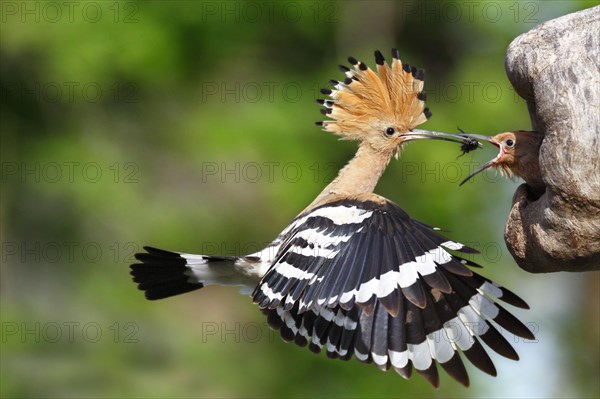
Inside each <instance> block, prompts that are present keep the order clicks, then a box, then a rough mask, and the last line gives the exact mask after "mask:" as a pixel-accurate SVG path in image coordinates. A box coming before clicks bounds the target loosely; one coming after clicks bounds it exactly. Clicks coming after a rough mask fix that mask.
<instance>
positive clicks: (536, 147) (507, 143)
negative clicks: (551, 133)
mask: <svg viewBox="0 0 600 399" xmlns="http://www.w3.org/2000/svg"><path fill="white" fill-rule="evenodd" d="M467 136H469V137H472V138H475V139H479V140H485V141H488V142H490V143H492V144H493V145H495V146H496V147H498V148H499V149H500V151H499V153H498V155H497V156H496V157H495V158H493V159H492V160H490V161H489V162H486V163H485V164H483V165H482V166H481V167H480V168H479V169H477V170H475V171H474V172H473V173H471V174H470V175H469V176H467V177H466V178H465V179H464V180H463V181H462V182H461V183H460V185H463V184H464V183H465V182H466V181H467V180H469V179H471V178H472V177H473V176H475V175H476V174H478V173H480V172H482V171H484V170H486V169H488V168H496V169H498V170H499V171H500V172H501V173H502V174H505V175H506V176H507V177H509V178H513V177H515V176H516V177H520V178H521V179H523V180H525V182H526V183H527V184H528V185H529V187H530V188H531V191H532V193H533V194H535V195H538V196H539V195H541V194H542V193H543V192H544V191H545V189H546V185H545V183H544V181H543V180H542V175H541V173H540V163H539V156H540V146H541V145H542V140H543V138H544V135H543V134H542V133H540V132H536V131H527V130H516V131H513V132H505V133H500V134H497V135H495V136H493V137H486V136H481V135H467Z"/></svg>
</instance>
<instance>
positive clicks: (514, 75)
mask: <svg viewBox="0 0 600 399" xmlns="http://www.w3.org/2000/svg"><path fill="white" fill-rule="evenodd" d="M599 32H600V6H597V7H594V8H590V9H587V10H583V11H580V12H576V13H573V14H569V15H566V16H563V17H560V18H557V19H554V20H551V21H548V22H545V23H543V24H541V25H539V26H537V27H536V28H534V29H532V30H531V31H529V32H527V33H524V34H522V35H521V36H519V37H517V38H516V39H515V40H513V42H512V43H511V44H510V46H509V47H508V50H507V56H506V72H507V74H508V78H509V79H510V81H511V83H512V85H513V86H514V87H515V90H516V91H517V93H518V94H519V95H520V96H521V97H523V98H524V99H525V100H526V101H527V106H528V109H529V113H530V117H531V123H532V125H533V129H534V130H538V131H541V132H543V133H544V141H543V143H542V146H541V148H540V170H541V173H542V178H543V180H544V182H545V183H546V192H545V193H544V194H543V195H542V196H541V197H540V198H538V199H534V198H530V197H529V196H528V192H527V189H526V187H525V185H521V186H520V187H519V188H518V189H517V191H516V192H515V195H514V197H513V206H512V209H511V211H510V214H509V216H508V221H507V224H506V228H505V232H504V238H505V241H506V245H507V246H508V248H509V250H510V252H511V254H512V255H513V257H514V258H515V260H516V262H517V263H518V264H519V266H520V267H521V268H523V269H525V270H527V271H530V272H535V273H540V272H555V271H585V270H600V131H599V128H600V123H599V122H600V121H599V119H600V109H599V107H600V50H599V49H600V34H599Z"/></svg>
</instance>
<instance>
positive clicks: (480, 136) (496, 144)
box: [458, 134, 502, 186]
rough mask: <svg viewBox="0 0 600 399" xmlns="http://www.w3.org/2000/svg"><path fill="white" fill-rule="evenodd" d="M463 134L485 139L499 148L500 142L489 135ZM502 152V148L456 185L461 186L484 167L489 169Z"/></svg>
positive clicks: (494, 164)
mask: <svg viewBox="0 0 600 399" xmlns="http://www.w3.org/2000/svg"><path fill="white" fill-rule="evenodd" d="M465 136H467V137H472V138H474V139H476V140H481V141H487V142H489V143H492V144H493V145H495V146H496V147H498V148H500V143H498V142H497V141H495V140H494V138H493V137H491V136H483V135H481V134H465ZM501 154H502V150H500V153H498V155H497V156H496V157H495V158H494V159H492V160H490V161H488V162H486V163H485V164H483V165H482V166H481V167H480V168H478V169H475V171H473V173H471V174H470V175H469V176H467V177H466V178H465V179H464V180H463V181H461V182H460V183H459V184H458V185H459V186H462V185H463V184H465V183H466V182H467V181H468V180H470V179H471V178H472V177H473V176H475V175H476V174H478V173H480V172H483V171H484V170H486V169H489V168H491V167H494V166H496V161H497V160H498V158H500V155H501Z"/></svg>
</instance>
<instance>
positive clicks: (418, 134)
mask: <svg viewBox="0 0 600 399" xmlns="http://www.w3.org/2000/svg"><path fill="white" fill-rule="evenodd" d="M402 135H403V136H404V137H406V141H410V140H418V139H434V140H445V141H452V142H454V143H464V142H465V140H467V139H468V138H469V137H470V136H477V135H468V134H450V133H442V132H435V131H433V130H421V129H413V130H411V131H410V132H406V133H402ZM480 137H485V138H486V139H488V137H487V136H480ZM473 138H474V139H477V137H473ZM478 144H479V147H482V145H481V143H479V142H478Z"/></svg>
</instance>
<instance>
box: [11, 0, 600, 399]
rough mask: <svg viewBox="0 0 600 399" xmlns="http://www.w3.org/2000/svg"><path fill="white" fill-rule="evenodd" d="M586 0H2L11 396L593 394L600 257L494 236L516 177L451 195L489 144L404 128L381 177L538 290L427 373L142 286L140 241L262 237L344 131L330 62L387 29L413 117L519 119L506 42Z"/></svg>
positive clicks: (504, 279) (343, 153)
mask: <svg viewBox="0 0 600 399" xmlns="http://www.w3.org/2000/svg"><path fill="white" fill-rule="evenodd" d="M595 4H597V2H582V1H544V2H535V1H527V2H512V1H511V2H504V1H500V2H478V1H475V2H465V3H461V2H437V1H436V2H434V1H428V2H414V1H411V2H367V1H352V2H313V1H310V2H287V3H275V2H268V3H261V2H249V3H247V2H191V1H180V2H177V1H174V2H167V1H149V2H129V1H128V2H113V1H110V2H108V1H107V2H104V1H98V2H79V1H74V2H64V3H63V2H38V1H30V2H12V1H3V2H2V3H0V5H1V7H2V9H1V11H2V14H1V18H2V25H1V36H0V56H1V84H2V107H1V121H0V127H1V134H2V136H1V137H2V141H1V156H2V191H1V194H2V196H1V208H0V212H1V225H0V228H1V233H2V266H1V299H2V302H1V312H2V313H1V317H2V342H1V344H2V347H1V349H2V350H1V368H0V373H1V381H0V383H1V388H0V393H1V396H2V397H301V396H302V397H303V396H311V397H313V396H314V397H339V398H342V397H344V398H345V397H373V398H374V397H415V396H419V397H451V396H461V397H532V396H533V397H598V395H599V393H600V392H599V391H600V389H599V382H598V375H599V372H600V367H599V359H600V354H599V343H598V342H599V334H600V333H599V319H598V303H599V300H598V299H599V298H598V288H599V278H598V277H599V276H598V274H597V273H596V274H585V275H575V274H554V275H531V274H528V273H526V272H524V271H522V270H520V269H519V268H518V267H517V266H516V264H515V263H514V261H513V260H512V258H511V257H510V255H509V253H508V252H507V250H506V247H505V245H504V242H503V239H502V233H503V228H504V227H503V226H504V220H505V218H506V215H507V214H508V211H509V209H510V202H511V201H510V200H511V195H512V192H513V191H514V189H515V187H516V186H517V184H518V183H514V182H510V181H508V180H506V179H500V178H498V177H497V176H496V175H494V174H493V173H489V174H487V175H483V176H479V177H478V178H476V179H474V180H473V181H472V182H470V183H469V184H466V185H465V187H461V188H460V189H459V188H458V186H457V183H458V182H459V181H460V179H461V178H463V177H465V176H466V173H468V171H469V170H472V167H473V165H477V164H480V163H481V162H484V161H486V160H487V159H490V158H491V157H492V156H494V150H493V149H492V148H486V149H485V150H482V151H479V152H477V153H474V154H468V155H465V156H463V157H461V158H458V159H457V158H456V157H457V155H458V154H459V149H458V146H456V145H453V144H449V143H444V142H431V141H429V142H419V143H414V144H411V145H410V146H409V147H408V149H407V150H406V151H404V153H403V155H402V159H401V160H400V161H399V162H392V164H391V165H390V167H389V169H388V171H387V172H386V174H385V175H384V177H383V179H382V181H381V183H380V184H379V186H378V188H377V191H378V193H380V194H382V195H384V196H386V197H388V198H390V199H392V200H394V201H396V202H397V203H399V204H400V205H401V206H402V207H403V208H404V209H406V210H407V211H408V212H409V213H410V214H411V215H412V216H413V217H415V218H417V219H419V220H422V221H424V222H427V223H431V224H435V225H438V226H444V227H445V228H447V229H448V230H450V233H448V235H449V236H450V238H452V239H454V240H457V241H462V242H465V243H470V244H471V245H472V246H475V247H476V248H478V249H480V250H482V255H480V256H478V257H476V258H475V260H476V261H477V262H479V263H481V264H483V265H484V266H485V269H484V274H485V275H486V276H489V277H492V278H494V279H495V280H497V281H498V282H499V283H501V284H503V285H506V286H509V287H511V288H512V289H514V290H515V291H516V292H518V293H520V294H522V296H523V297H524V298H525V299H526V300H527V301H528V302H529V304H530V305H531V308H532V310H531V311H521V310H515V314H516V315H518V316H519V317H520V318H522V319H523V320H524V321H525V322H527V323H530V325H531V327H532V328H533V329H534V331H535V332H536V334H537V338H538V339H537V341H536V342H525V341H523V340H522V339H515V338H514V337H512V336H509V337H508V338H509V339H510V340H514V341H515V345H516V347H517V350H518V352H519V354H520V356H521V361H520V362H517V363H515V362H512V361H509V360H505V359H501V358H500V357H499V356H495V357H494V359H495V363H496V365H497V368H498V373H499V376H498V377H497V378H493V377H490V376H487V375H484V374H482V373H480V372H478V371H476V370H475V369H473V368H470V371H471V372H470V374H471V378H472V387H471V388H470V389H469V390H466V389H464V388H462V387H461V386H460V385H458V384H457V383H455V382H454V381H453V380H451V379H450V378H449V377H448V376H447V375H446V374H445V373H443V372H442V371H441V374H442V383H441V385H442V387H441V388H440V389H439V390H437V391H436V390H433V389H432V388H430V386H429V385H428V383H426V382H425V380H424V379H423V378H421V377H420V376H418V375H416V376H414V377H413V378H412V380H411V381H404V380H403V379H401V378H400V377H399V376H397V375H396V374H395V373H394V372H393V371H392V372H388V373H382V372H381V371H379V370H377V369H376V368H375V367H374V366H369V365H363V364H360V363H358V362H356V361H351V362H340V361H333V360H329V359H327V358H326V356H324V355H318V356H317V355H314V354H311V353H310V352H309V351H308V350H307V349H305V348H298V347H296V346H293V345H291V344H285V343H283V342H281V340H280V339H279V337H278V336H277V334H275V333H273V332H270V331H269V330H268V328H267V327H266V325H265V320H264V318H263V316H262V315H261V314H260V312H259V311H258V310H257V309H256V308H255V307H254V306H253V305H252V304H251V301H250V300H249V298H248V297H243V296H240V295H238V293H237V290H236V289H234V288H220V287H216V288H213V287H211V288H206V289H203V290H201V291H198V292H195V293H192V294H187V295H184V296H181V297H178V298H173V299H169V300H165V301H160V302H148V301H146V300H145V299H144V298H143V295H142V293H141V292H139V291H138V290H137V289H136V287H135V285H134V284H133V283H132V282H131V280H130V277H129V270H128V264H129V263H131V262H132V260H133V256H132V255H133V254H134V253H135V252H136V251H138V250H140V249H141V245H154V246H158V247H161V248H166V249H173V250H179V251H184V252H196V253H211V254H217V253H221V254H228V255H230V254H242V253H248V252H253V251H254V250H256V249H258V248H259V247H261V246H263V245H264V244H266V243H267V242H269V241H270V240H271V239H272V238H274V237H275V235H276V234H277V233H278V232H279V231H280V230H281V229H282V228H283V227H284V226H285V225H286V224H287V223H288V222H289V220H290V219H291V218H293V217H294V216H295V215H296V213H297V212H299V211H300V210H302V209H303V208H304V207H305V206H306V205H307V204H308V203H309V202H310V201H311V200H312V198H313V197H314V196H315V195H316V194H317V193H319V191H320V190H321V189H322V188H323V187H324V185H325V184H326V183H327V182H328V181H330V180H331V179H332V178H333V177H334V174H335V172H336V171H337V169H338V168H339V167H341V166H342V165H343V164H344V163H345V162H346V161H347V160H348V159H349V158H350V157H351V156H352V155H353V151H354V150H355V144H354V143H350V142H340V141H338V140H337V139H336V138H335V137H333V136H331V135H329V134H327V133H324V132H322V131H320V130H319V129H318V128H317V127H316V126H314V121H317V120H320V119H321V114H319V112H318V106H317V104H316V103H315V99H316V98H319V97H321V96H320V95H319V93H318V89H319V88H321V87H327V82H328V80H329V79H331V78H340V77H341V76H342V75H341V73H340V72H339V71H338V70H337V67H336V66H337V64H340V63H346V61H345V60H346V57H347V56H349V55H353V56H355V57H357V58H358V59H361V60H364V61H366V62H367V63H368V64H369V65H373V64H374V61H373V50H375V49H380V50H382V51H383V52H384V53H385V54H386V55H387V54H389V50H390V49H391V48H392V47H398V48H399V50H400V54H401V55H402V57H403V61H405V62H408V63H411V64H414V65H417V66H420V67H423V68H425V69H426V70H427V77H426V84H425V88H426V91H427V93H428V101H427V103H428V106H429V107H430V108H431V110H432V112H433V118H432V119H431V120H430V121H429V122H428V123H427V124H425V125H424V126H423V127H424V128H427V129H432V130H443V131H450V132H455V131H456V127H457V125H458V126H460V127H461V128H463V129H465V130H466V131H470V132H478V133H482V134H493V133H496V132H499V131H505V130H510V129H517V128H521V129H527V128H529V127H530V125H529V117H528V114H527V110H526V106H525V103H524V102H523V101H522V100H520V99H519V98H517V96H516V95H515V93H514V91H513V90H512V89H511V87H510V84H509V82H508V81H507V79H506V76H505V72H504V55H505V50H506V47H507V46H508V44H509V43H510V42H511V40H512V39H513V38H515V37H516V36H517V35H519V34H520V33H523V32H526V31H528V30H530V29H531V28H533V27H534V26H536V25H538V24H539V23H541V22H543V21H546V20H548V19H552V18H554V17H558V16H561V15H564V14H567V13H570V12H573V11H577V10H580V9H583V8H587V7H590V6H593V5H595Z"/></svg>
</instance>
